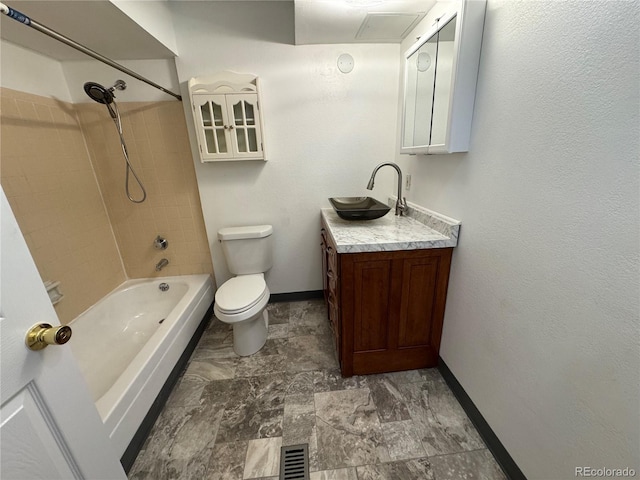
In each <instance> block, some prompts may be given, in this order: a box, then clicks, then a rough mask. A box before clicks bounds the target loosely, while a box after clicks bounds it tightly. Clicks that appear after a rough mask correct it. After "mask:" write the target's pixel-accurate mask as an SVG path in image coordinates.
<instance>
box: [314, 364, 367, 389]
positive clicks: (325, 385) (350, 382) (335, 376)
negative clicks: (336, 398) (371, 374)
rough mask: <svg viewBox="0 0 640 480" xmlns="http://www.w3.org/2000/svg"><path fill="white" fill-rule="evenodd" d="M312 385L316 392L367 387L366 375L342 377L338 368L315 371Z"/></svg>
mask: <svg viewBox="0 0 640 480" xmlns="http://www.w3.org/2000/svg"><path fill="white" fill-rule="evenodd" d="M313 385H314V391H315V392H316V393H320V392H330V391H334V390H352V389H354V388H368V387H369V383H368V378H367V376H364V375H354V376H352V377H348V378H344V377H343V376H342V374H341V373H340V370H339V369H333V370H321V371H317V372H315V374H314V379H313Z"/></svg>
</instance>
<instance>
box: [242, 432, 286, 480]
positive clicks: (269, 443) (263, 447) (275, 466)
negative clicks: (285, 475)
mask: <svg viewBox="0 0 640 480" xmlns="http://www.w3.org/2000/svg"><path fill="white" fill-rule="evenodd" d="M281 446H282V437H275V438H261V439H258V440H251V441H250V442H249V445H248V447H247V456H246V458H245V461H244V474H243V478H245V479H247V478H260V477H272V476H274V475H278V473H279V468H280V447H281Z"/></svg>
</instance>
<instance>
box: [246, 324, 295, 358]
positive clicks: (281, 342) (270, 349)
mask: <svg viewBox="0 0 640 480" xmlns="http://www.w3.org/2000/svg"><path fill="white" fill-rule="evenodd" d="M281 326H285V327H286V326H287V325H281ZM288 343H289V341H288V340H287V339H286V338H268V339H267V341H266V342H265V343H264V345H263V347H262V348H261V349H260V350H258V351H257V352H256V353H254V354H253V355H251V356H256V355H258V356H260V355H284V354H286V353H287V344H288Z"/></svg>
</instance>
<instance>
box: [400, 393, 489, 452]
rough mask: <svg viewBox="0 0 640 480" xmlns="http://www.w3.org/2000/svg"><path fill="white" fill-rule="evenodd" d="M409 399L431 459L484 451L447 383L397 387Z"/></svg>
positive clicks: (408, 404)
mask: <svg viewBox="0 0 640 480" xmlns="http://www.w3.org/2000/svg"><path fill="white" fill-rule="evenodd" d="M398 388H399V389H400V391H401V393H402V394H403V395H404V397H405V399H406V404H407V409H408V410H409V414H410V415H411V419H412V420H413V421H414V423H415V424H416V427H417V428H418V431H419V432H420V438H421V439H422V445H423V447H424V449H425V451H426V452H427V455H429V456H430V457H431V456H433V455H442V454H447V453H458V452H463V451H468V450H477V449H480V448H485V445H484V442H483V441H482V439H481V438H480V435H479V434H478V432H477V431H476V429H475V427H474V426H473V424H472V423H471V421H470V420H469V418H468V417H467V415H466V414H465V412H464V410H462V407H461V406H460V404H459V403H458V401H457V400H456V398H455V397H454V396H453V393H451V391H450V390H449V388H448V387H447V385H446V384H445V383H444V382H440V381H434V382H427V381H423V382H420V383H405V384H401V385H399V387H398Z"/></svg>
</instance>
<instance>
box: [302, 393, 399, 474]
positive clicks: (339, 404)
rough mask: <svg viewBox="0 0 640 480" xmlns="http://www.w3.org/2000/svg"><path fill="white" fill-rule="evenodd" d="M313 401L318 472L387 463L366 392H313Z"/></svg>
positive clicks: (386, 454) (387, 458) (377, 420)
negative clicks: (314, 406)
mask: <svg viewBox="0 0 640 480" xmlns="http://www.w3.org/2000/svg"><path fill="white" fill-rule="evenodd" d="M314 400H315V405H316V434H317V438H318V468H319V469H320V470H330V469H336V468H343V467H353V466H357V465H365V464H371V463H380V462H385V461H388V460H390V458H389V452H388V450H387V447H386V444H385V441H384V437H383V435H382V430H381V427H380V420H379V419H378V414H377V412H376V409H375V405H374V403H373V400H372V399H371V394H370V392H369V390H368V389H356V390H339V391H334V392H324V393H316V394H315V395H314Z"/></svg>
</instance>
